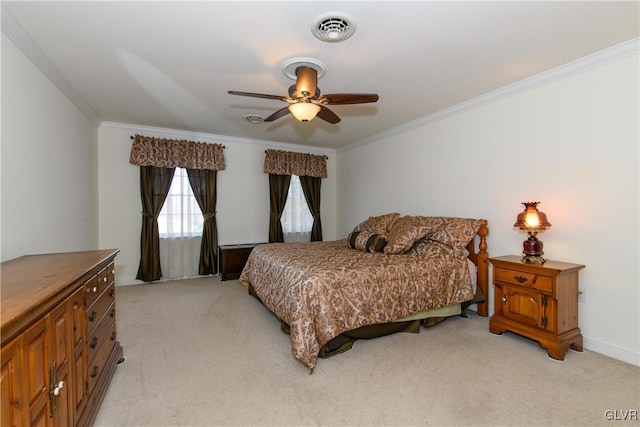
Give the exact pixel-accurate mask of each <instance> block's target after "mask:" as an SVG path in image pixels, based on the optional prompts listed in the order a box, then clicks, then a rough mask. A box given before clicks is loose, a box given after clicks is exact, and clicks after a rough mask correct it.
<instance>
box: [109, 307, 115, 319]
mask: <svg viewBox="0 0 640 427" xmlns="http://www.w3.org/2000/svg"><path fill="white" fill-rule="evenodd" d="M109 316H111V317H116V309H115V308H112V309H111V311H110V312H109Z"/></svg>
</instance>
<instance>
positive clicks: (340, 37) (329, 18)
mask: <svg viewBox="0 0 640 427" xmlns="http://www.w3.org/2000/svg"><path fill="white" fill-rule="evenodd" d="M311 32H312V33H313V35H314V36H316V38H318V39H319V40H322V41H323V42H328V43H336V42H341V41H344V40H346V39H348V38H349V37H351V36H352V35H353V33H355V32H356V23H355V21H354V20H353V18H351V17H350V16H349V15H347V14H344V13H341V12H331V13H325V14H324V15H321V16H319V17H318V18H317V19H316V21H315V23H314V24H313V25H312V26H311Z"/></svg>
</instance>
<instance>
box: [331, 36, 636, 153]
mask: <svg viewBox="0 0 640 427" xmlns="http://www.w3.org/2000/svg"><path fill="white" fill-rule="evenodd" d="M639 51H640V38H635V39H631V40H628V41H626V42H623V43H620V44H617V45H614V46H611V47H609V48H607V49H604V50H601V51H599V52H596V53H593V54H591V55H588V56H585V57H583V58H580V59H577V60H575V61H571V62H568V63H566V64H563V65H560V66H558V67H555V68H552V69H550V70H548V71H544V72H542V73H539V74H536V75H534V76H531V77H528V78H526V79H523V80H520V81H518V82H515V83H512V84H510V85H507V86H503V87H501V88H499V89H496V90H493V91H491V92H487V93H485V94H484V95H480V96H477V97H475V98H472V99H469V100H467V101H464V102H461V103H459V104H456V105H453V106H451V107H448V108H444V109H442V110H440V111H436V112H435V113H433V114H429V115H428V116H424V117H421V118H419V119H416V120H413V121H410V122H407V123H404V124H402V125H400V126H396V127H394V128H391V129H388V130H385V131H383V132H380V133H377V134H375V135H372V136H369V137H367V138H364V139H361V140H359V141H357V142H354V143H352V144H349V145H347V146H345V147H342V148H339V149H338V150H337V151H338V152H341V151H347V150H351V149H353V148H356V147H359V146H362V145H367V144H370V143H372V142H375V141H379V140H381V139H384V138H389V137H391V136H395V135H398V134H401V133H405V132H407V131H410V130H412V129H416V128H419V127H422V126H425V125H428V124H430V123H433V122H436V121H438V120H441V119H444V118H445V117H449V116H453V115H455V114H459V113H461V112H464V111H467V110H470V109H472V108H476V107H479V106H482V105H486V104H490V103H492V102H495V101H498V100H500V99H503V98H507V97H510V96H514V95H517V94H520V93H523V92H526V91H528V90H531V89H535V88H537V87H540V86H544V85H547V84H549V83H552V82H555V81H558V80H562V79H565V78H567V77H570V76H573V75H576V74H580V73H583V72H585V71H588V70H591V69H593V68H596V67H600V66H602V65H605V64H608V63H611V62H614V61H618V60H620V59H623V58H626V57H628V56H631V55H637V54H638V52H639Z"/></svg>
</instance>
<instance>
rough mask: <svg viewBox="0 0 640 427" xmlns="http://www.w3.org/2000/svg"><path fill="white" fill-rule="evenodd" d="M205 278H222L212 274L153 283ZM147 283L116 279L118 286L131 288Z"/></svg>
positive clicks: (160, 281)
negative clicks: (131, 286)
mask: <svg viewBox="0 0 640 427" xmlns="http://www.w3.org/2000/svg"><path fill="white" fill-rule="evenodd" d="M203 277H211V278H218V279H219V278H220V274H211V275H207V276H194V277H183V278H180V279H160V280H155V281H153V282H152V283H163V282H173V281H176V280H188V279H199V278H203ZM145 283H147V282H143V281H142V280H138V279H136V278H134V277H129V278H124V279H118V278H116V286H130V285H143V284H145Z"/></svg>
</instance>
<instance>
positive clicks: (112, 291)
mask: <svg viewBox="0 0 640 427" xmlns="http://www.w3.org/2000/svg"><path fill="white" fill-rule="evenodd" d="M115 294H116V290H115V289H111V290H110V291H109V296H110V297H112V296H114V295H115Z"/></svg>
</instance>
